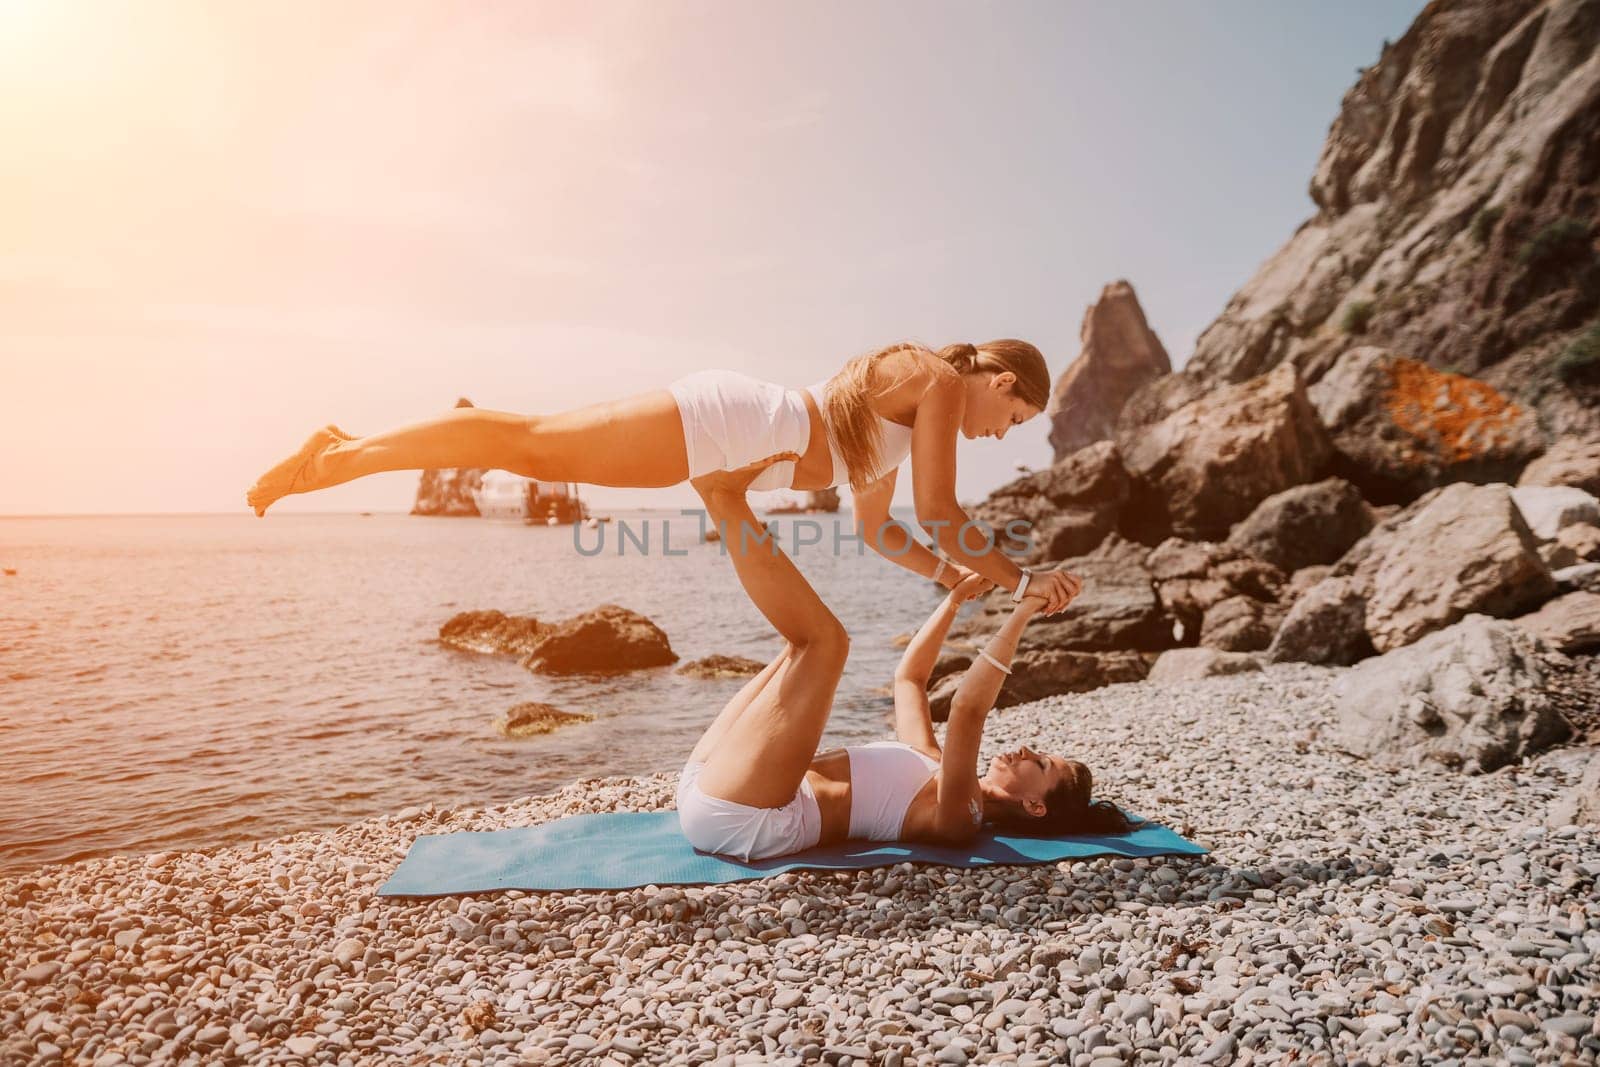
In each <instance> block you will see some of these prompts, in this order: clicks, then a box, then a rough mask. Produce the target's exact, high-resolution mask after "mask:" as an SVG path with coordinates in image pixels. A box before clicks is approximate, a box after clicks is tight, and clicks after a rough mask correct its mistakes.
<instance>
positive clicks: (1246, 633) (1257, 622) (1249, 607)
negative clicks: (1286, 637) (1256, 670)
mask: <svg viewBox="0 0 1600 1067" xmlns="http://www.w3.org/2000/svg"><path fill="white" fill-rule="evenodd" d="M1283 616H1284V611H1283V609H1282V608H1280V607H1279V606H1278V605H1277V604H1274V603H1271V602H1270V601H1262V600H1257V599H1255V598H1254V597H1248V596H1231V597H1228V598H1227V599H1226V600H1223V601H1220V602H1218V603H1216V604H1213V605H1212V606H1211V607H1210V608H1208V609H1206V613H1205V616H1204V617H1203V618H1202V619H1201V620H1200V643H1201V644H1202V645H1204V646H1205V647H1206V648H1215V649H1220V650H1222V651H1224V652H1260V651H1263V650H1265V649H1266V648H1267V646H1269V645H1271V644H1272V637H1273V634H1275V633H1276V632H1277V630H1278V624H1279V623H1281V622H1282V621H1283Z"/></svg>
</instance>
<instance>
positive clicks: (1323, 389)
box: [1310, 347, 1544, 504]
mask: <svg viewBox="0 0 1600 1067" xmlns="http://www.w3.org/2000/svg"><path fill="white" fill-rule="evenodd" d="M1310 396H1311V402H1312V403H1313V404H1315V405H1316V409H1317V417H1318V418H1320V419H1321V420H1322V424H1323V426H1325V427H1327V430H1328V433H1329V434H1330V435H1331V436H1332V438H1333V447H1334V449H1335V451H1336V452H1337V453H1338V457H1337V459H1336V460H1335V464H1334V467H1335V470H1337V471H1338V473H1340V474H1341V475H1343V476H1344V477H1345V478H1347V479H1348V480H1350V481H1351V482H1354V483H1355V484H1356V485H1357V486H1358V487H1360V489H1361V492H1362V494H1363V495H1365V496H1366V498H1367V499H1368V500H1372V501H1375V502H1377V503H1383V504H1389V503H1406V502H1408V501H1410V500H1413V499H1415V498H1416V497H1417V496H1419V495H1421V494H1422V493H1424V492H1426V491H1427V490H1429V489H1432V488H1434V487H1435V486H1439V485H1444V484H1446V483H1448V482H1456V481H1468V482H1478V483H1483V482H1509V481H1510V480H1511V479H1513V478H1515V477H1516V475H1517V472H1519V471H1521V470H1522V468H1523V467H1524V466H1525V465H1526V464H1527V462H1528V460H1529V459H1531V458H1532V457H1533V456H1536V455H1538V454H1539V453H1540V452H1541V451H1542V450H1543V449H1544V437H1543V435H1542V434H1541V433H1540V432H1539V424H1538V420H1537V419H1536V418H1535V417H1534V414H1533V412H1532V411H1529V410H1528V409H1526V408H1523V407H1520V406H1519V405H1517V404H1514V403H1512V402H1511V400H1510V399H1508V398H1507V397H1506V396H1504V395H1503V394H1502V393H1501V392H1500V391H1499V390H1498V389H1496V388H1494V386H1492V385H1489V384H1488V383H1487V382H1480V381H1478V380H1476V379H1474V378H1467V377H1464V376H1462V375H1459V374H1445V373H1443V372H1441V371H1436V370H1434V369H1433V368H1431V367H1429V366H1427V365H1426V364H1423V363H1419V362H1417V361H1416V360H1414V359H1407V358H1406V357H1404V356H1398V355H1395V354H1393V353H1391V352H1388V351H1386V350H1384V349H1381V348H1373V347H1364V348H1355V349H1351V350H1350V351H1349V352H1346V353H1345V354H1344V355H1343V356H1341V357H1340V358H1339V361H1338V362H1337V363H1336V364H1334V366H1333V369H1332V370H1330V371H1329V372H1328V374H1327V376H1326V377H1324V378H1323V379H1322V380H1321V381H1319V382H1317V384H1315V385H1313V386H1312V387H1311V389H1310Z"/></svg>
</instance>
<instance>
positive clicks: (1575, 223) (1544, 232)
mask: <svg viewBox="0 0 1600 1067" xmlns="http://www.w3.org/2000/svg"><path fill="white" fill-rule="evenodd" d="M1593 239H1594V225H1593V224H1592V223H1588V222H1585V221H1583V220H1582V219H1575V218H1572V217H1571V216H1570V215H1569V216H1567V217H1566V218H1560V219H1556V221H1554V222H1552V223H1550V224H1549V225H1547V226H1545V227H1543V228H1542V229H1540V231H1539V232H1538V233H1536V234H1534V235H1533V236H1532V237H1530V238H1528V240H1527V242H1526V243H1525V244H1523V246H1522V251H1521V252H1519V253H1517V262H1518V263H1521V264H1522V265H1523V266H1525V267H1529V268H1530V269H1533V270H1539V269H1541V268H1543V267H1551V266H1556V265H1558V264H1561V263H1565V262H1569V261H1572V260H1576V259H1578V258H1579V257H1580V256H1581V255H1584V254H1586V253H1588V252H1589V251H1590V247H1589V246H1590V243H1591V242H1592V241H1593Z"/></svg>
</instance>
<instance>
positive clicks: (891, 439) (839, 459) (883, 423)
mask: <svg viewBox="0 0 1600 1067" xmlns="http://www.w3.org/2000/svg"><path fill="white" fill-rule="evenodd" d="M827 385H828V383H827V382H826V381H821V382H817V383H815V384H813V385H808V386H806V392H808V393H810V394H811V396H812V398H813V399H815V400H816V402H817V410H818V411H820V412H821V413H822V425H823V426H824V427H826V428H827V431H828V451H830V452H831V453H833V478H832V480H831V481H829V483H828V484H829V485H831V486H835V487H837V486H841V485H849V484H850V471H849V470H848V469H847V468H846V467H845V463H844V457H843V456H841V455H840V454H839V446H838V445H837V444H835V443H834V440H833V423H831V422H829V421H828V405H827V403H826V401H825V399H824V398H825V396H826V388H827ZM877 419H878V425H879V426H880V427H882V429H883V447H882V448H881V449H879V451H878V469H877V470H876V471H874V472H873V477H872V480H873V481H876V480H877V479H879V478H882V477H883V476H884V475H885V474H888V473H889V472H890V471H892V470H894V469H895V468H896V467H898V466H900V464H902V463H904V462H905V460H906V457H907V456H909V455H911V427H909V426H902V425H900V424H899V423H898V422H890V421H889V420H888V419H886V418H884V417H883V416H882V415H878V416H877ZM791 476H792V475H791Z"/></svg>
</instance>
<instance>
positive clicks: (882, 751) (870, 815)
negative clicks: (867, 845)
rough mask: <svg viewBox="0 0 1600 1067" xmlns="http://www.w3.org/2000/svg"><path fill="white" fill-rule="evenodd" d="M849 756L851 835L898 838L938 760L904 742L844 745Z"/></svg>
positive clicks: (873, 838)
mask: <svg viewBox="0 0 1600 1067" xmlns="http://www.w3.org/2000/svg"><path fill="white" fill-rule="evenodd" d="M845 752H847V753H849V755H850V836H851V837H855V838H863V839H865V840H868V841H898V840H900V828H901V826H902V825H903V824H904V822H905V818H906V809H908V808H909V807H911V802H912V801H913V800H915V799H916V797H917V794H918V793H920V792H922V787H923V786H925V785H927V784H928V779H929V778H932V777H933V776H934V773H935V772H937V771H938V769H939V761H938V760H936V759H934V758H933V757H932V756H926V755H923V754H922V753H921V752H918V751H917V750H916V749H914V748H912V747H911V746H910V745H908V744H906V743H905V742H904V741H873V742H871V743H870V744H866V745H854V746H849V747H846V748H845Z"/></svg>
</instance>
